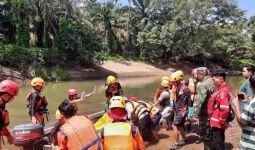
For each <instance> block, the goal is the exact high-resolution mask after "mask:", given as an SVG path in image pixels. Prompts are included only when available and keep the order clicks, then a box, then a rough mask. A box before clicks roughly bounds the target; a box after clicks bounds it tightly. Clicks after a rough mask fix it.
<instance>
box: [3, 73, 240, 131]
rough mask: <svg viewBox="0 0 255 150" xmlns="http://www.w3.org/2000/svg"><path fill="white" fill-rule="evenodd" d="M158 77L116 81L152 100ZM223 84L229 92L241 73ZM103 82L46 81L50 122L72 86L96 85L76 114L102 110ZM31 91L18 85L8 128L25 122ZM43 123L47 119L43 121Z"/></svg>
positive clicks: (87, 88)
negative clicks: (228, 88)
mask: <svg viewBox="0 0 255 150" xmlns="http://www.w3.org/2000/svg"><path fill="white" fill-rule="evenodd" d="M160 78H161V77H160V76H153V77H133V78H120V79H119V82H120V83H121V86H122V88H123V90H124V93H125V96H127V97H130V96H137V97H138V98H139V99H142V100H145V101H149V102H152V101H153V95H154V92H155V90H156V89H157V87H158V86H159V85H160ZM226 81H227V83H229V85H230V86H231V89H232V91H233V90H234V89H239V87H240V85H241V84H242V82H244V78H243V77H241V76H238V77H237V76H231V77H227V80H226ZM104 83H105V80H86V81H77V82H76V81H75V82H73V81H70V82H58V83H46V86H45V88H44V90H43V92H42V95H44V96H46V98H47V100H48V103H49V105H48V109H49V112H50V116H51V117H50V122H53V121H55V116H54V114H55V111H56V109H57V108H58V105H59V104H60V103H61V102H62V101H63V100H64V99H65V98H66V91H67V89H69V88H76V89H78V90H79V93H80V92H81V91H85V92H86V93H89V92H92V91H93V88H94V86H96V93H95V94H94V95H93V96H91V97H90V98H89V99H88V100H86V101H84V102H81V103H79V104H78V108H79V111H78V113H80V114H92V113H94V112H98V111H102V110H103V109H104ZM30 91H31V86H29V85H24V86H22V87H21V90H20V93H19V96H18V97H16V98H15V99H14V101H13V102H12V103H10V104H8V105H7V110H8V111H9V113H10V119H11V123H10V125H9V128H13V126H15V125H17V124H23V123H28V122H29V117H28V113H27V110H26V96H27V94H28V93H29V92H30ZM46 124H47V122H46Z"/></svg>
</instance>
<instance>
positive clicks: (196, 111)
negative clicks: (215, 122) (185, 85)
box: [192, 67, 216, 150]
mask: <svg viewBox="0 0 255 150" xmlns="http://www.w3.org/2000/svg"><path fill="white" fill-rule="evenodd" d="M197 79H198V81H199V86H198V87H197V93H196V95H195V98H194V104H193V114H192V117H193V118H198V120H199V123H198V128H199V129H198V131H199V135H200V138H201V140H202V141H203V143H204V149H205V150H207V149H210V145H211V144H210V143H211V142H210V121H209V116H208V113H207V104H208V101H209V98H210V96H211V94H212V93H213V92H214V91H215V90H216V87H215V85H214V82H213V79H212V78H211V77H210V76H209V75H208V70H207V68H206V67H199V68H197Z"/></svg>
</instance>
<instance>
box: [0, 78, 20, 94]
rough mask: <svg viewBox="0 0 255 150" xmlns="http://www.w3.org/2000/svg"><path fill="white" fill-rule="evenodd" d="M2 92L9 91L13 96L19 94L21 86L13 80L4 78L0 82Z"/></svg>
mask: <svg viewBox="0 0 255 150" xmlns="http://www.w3.org/2000/svg"><path fill="white" fill-rule="evenodd" d="M0 92H1V93H7V94H9V95H11V96H17V95H18V93H19V86H18V84H17V83H15V82H13V81H11V80H4V81H2V82H1V83H0Z"/></svg>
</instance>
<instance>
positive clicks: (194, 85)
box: [184, 69, 198, 132]
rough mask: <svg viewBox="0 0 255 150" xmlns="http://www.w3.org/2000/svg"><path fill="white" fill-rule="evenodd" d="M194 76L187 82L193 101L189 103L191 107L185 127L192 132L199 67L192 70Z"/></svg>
mask: <svg viewBox="0 0 255 150" xmlns="http://www.w3.org/2000/svg"><path fill="white" fill-rule="evenodd" d="M191 74H192V78H189V80H188V81H186V82H185V85H186V86H188V88H189V91H190V95H191V96H190V98H191V101H190V103H189V109H188V115H187V118H186V122H185V124H184V129H185V131H187V132H190V130H191V119H190V117H191V115H192V112H193V102H194V98H195V94H196V90H197V85H198V80H197V69H193V70H192V72H191Z"/></svg>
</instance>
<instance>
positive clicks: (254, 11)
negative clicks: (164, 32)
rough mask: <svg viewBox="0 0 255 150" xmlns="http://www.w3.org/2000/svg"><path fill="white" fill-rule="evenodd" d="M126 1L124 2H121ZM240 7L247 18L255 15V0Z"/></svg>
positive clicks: (247, 1) (241, 4) (242, 0)
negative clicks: (244, 11)
mask: <svg viewBox="0 0 255 150" xmlns="http://www.w3.org/2000/svg"><path fill="white" fill-rule="evenodd" d="M121 1H124V0H121ZM238 6H239V8H241V9H242V10H246V11H247V12H246V13H245V15H246V17H250V16H253V15H255V0H239V1H238Z"/></svg>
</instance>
